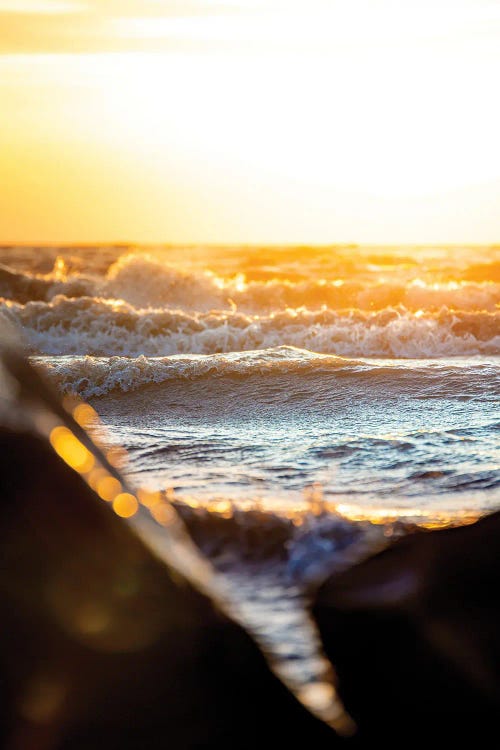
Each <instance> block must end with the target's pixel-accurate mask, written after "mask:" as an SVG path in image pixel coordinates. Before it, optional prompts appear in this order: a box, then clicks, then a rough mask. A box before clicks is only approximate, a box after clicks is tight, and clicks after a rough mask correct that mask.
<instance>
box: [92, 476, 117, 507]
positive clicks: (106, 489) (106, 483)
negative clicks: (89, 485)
mask: <svg viewBox="0 0 500 750" xmlns="http://www.w3.org/2000/svg"><path fill="white" fill-rule="evenodd" d="M121 491H122V485H121V483H120V482H119V481H118V479H115V477H112V476H110V475H109V474H108V473H106V474H105V476H103V477H102V478H101V479H99V480H98V481H97V484H96V492H97V494H98V495H99V497H100V498H101V499H102V500H106V502H108V503H110V502H112V501H113V500H114V499H115V497H116V496H117V495H119V494H120V493H121Z"/></svg>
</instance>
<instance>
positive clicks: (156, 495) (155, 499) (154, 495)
mask: <svg viewBox="0 0 500 750" xmlns="http://www.w3.org/2000/svg"><path fill="white" fill-rule="evenodd" d="M137 497H138V499H139V502H140V503H141V505H144V506H146V508H152V507H153V506H155V505H158V503H161V502H162V495H161V492H159V491H158V490H145V489H139V490H137Z"/></svg>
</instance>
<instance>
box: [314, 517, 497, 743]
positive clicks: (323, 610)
mask: <svg viewBox="0 0 500 750" xmlns="http://www.w3.org/2000/svg"><path fill="white" fill-rule="evenodd" d="M499 540H500V514H498V513H496V514H493V515H491V516H489V517H486V518H484V519H482V520H480V521H478V522H477V523H475V524H473V525H470V526H464V527H459V528H451V529H446V530H440V531H429V532H424V531H418V532H415V533H413V534H411V535H409V536H407V537H406V538H403V539H401V540H400V541H398V542H397V543H395V544H394V545H393V546H392V547H390V548H388V549H386V550H385V551H383V552H381V553H379V554H377V555H375V556H373V557H371V558H370V559H367V560H366V561H364V562H362V563H361V564H359V565H357V566H356V567H353V568H351V569H350V570H348V571H347V572H344V573H341V574H339V575H336V576H333V577H331V578H330V579H329V580H328V581H327V582H326V583H324V584H323V586H322V587H321V588H320V590H319V591H318V593H317V597H316V601H315V604H314V607H313V613H314V617H315V619H316V621H317V623H318V625H319V628H320V632H321V637H322V640H323V644H324V647H325V650H326V653H327V655H328V657H329V658H330V659H331V661H332V662H333V664H334V665H335V668H336V670H337V674H338V678H339V692H340V695H341V697H342V698H343V700H344V702H345V705H346V708H347V710H348V711H349V712H350V714H351V715H352V716H353V717H354V719H355V720H356V721H357V723H358V726H359V734H358V741H360V743H361V744H362V745H363V746H364V745H365V744H366V745H369V746H370V747H373V746H374V745H373V743H374V742H378V741H380V742H383V743H384V745H385V746H387V745H390V746H395V745H397V746H405V745H407V743H410V745H411V746H414V745H415V744H416V743H418V744H417V746H419V744H420V743H423V742H434V741H436V740H439V741H446V743H447V744H449V743H452V742H460V743H461V745H462V744H463V742H464V741H467V742H474V741H476V742H477V741H480V742H485V743H486V740H487V738H489V737H490V736H491V737H494V736H496V733H497V731H498V716H499V712H500V637H499V633H500V559H499V547H498V543H499ZM479 746H481V747H482V746H485V745H483V744H480V745H479Z"/></svg>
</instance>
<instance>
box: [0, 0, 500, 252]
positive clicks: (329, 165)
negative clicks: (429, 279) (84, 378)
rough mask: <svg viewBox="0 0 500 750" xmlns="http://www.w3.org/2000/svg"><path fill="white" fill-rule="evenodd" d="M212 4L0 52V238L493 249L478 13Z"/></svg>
mask: <svg viewBox="0 0 500 750" xmlns="http://www.w3.org/2000/svg"><path fill="white" fill-rule="evenodd" d="M21 5H22V7H24V8H26V12H27V10H28V8H29V7H30V6H31V4H30V3H28V4H27V5H26V3H24V4H23V3H22V4H21ZM60 5H61V3H56V4H54V3H50V2H44V3H38V4H37V7H38V6H40V7H42V6H43V7H44V8H45V11H43V12H44V13H45V14H46V15H47V16H48V17H49V21H50V18H52V17H54V19H55V20H54V24H55V23H56V13H55V10H56V8H57V7H59V6H60ZM62 5H66V3H64V4H62ZM67 5H68V6H69V5H71V6H72V7H73V9H74V10H76V8H77V5H75V4H69V3H68V4H67ZM91 5H92V3H91ZM227 5H228V4H225V5H224V4H220V5H216V6H213V9H212V10H211V9H210V8H209V6H208V5H207V4H206V3H199V4H198V5H197V7H198V8H199V12H197V13H192V14H191V15H188V14H179V13H177V14H176V13H173V12H169V13H168V14H165V15H161V8H162V7H163V8H164V12H165V13H166V11H165V8H166V5H165V4H162V3H156V4H155V7H156V8H157V15H155V16H151V14H150V13H145V12H144V13H143V12H142V10H141V7H142V8H143V7H144V4H142V5H141V4H139V3H137V4H134V3H133V2H132V3H130V4H129V6H130V7H129V6H127V7H129V11H128V15H127V14H126V13H125V12H124V13H123V14H122V15H116V14H115V15H111V14H108V15H105V14H104V11H99V12H98V6H97V5H96V6H95V8H94V15H93V16H92V15H89V14H85V13H83V12H81V13H80V15H81V18H80V16H79V18H80V20H81V23H80V26H81V28H82V29H85V39H84V41H83V42H82V41H81V40H80V42H81V44H84V43H85V44H87V46H88V49H86V50H85V54H70V55H68V54H61V51H62V49H65V47H64V45H63V43H62V42H61V43H60V44H61V49H56V50H54V52H55V51H57V54H50V55H47V54H45V55H40V54H38V55H36V56H34V55H33V54H28V49H26V50H24V52H25V53H26V54H23V55H19V54H17V55H15V56H12V55H3V56H0V106H2V107H3V108H4V109H5V111H9V117H8V118H6V119H5V120H4V122H3V123H2V130H1V134H0V148H1V149H2V174H3V179H4V184H6V185H8V186H9V194H8V195H7V194H5V195H2V205H1V208H2V211H1V213H0V233H1V234H2V235H3V236H4V238H5V239H22V237H21V234H23V233H24V235H25V236H26V235H30V236H31V237H32V238H33V239H35V238H36V239H44V238H45V239H53V240H56V239H61V240H64V239H74V240H80V241H81V240H85V239H87V240H89V241H92V240H95V239H96V238H98V237H100V238H105V237H109V238H113V239H116V238H117V236H118V235H121V236H122V237H123V238H124V239H137V240H144V241H162V240H165V239H169V240H171V241H221V242H238V241H244V242H265V241H271V242H308V243H313V242H331V241H360V242H369V241H375V242H384V243H388V242H404V241H410V242H413V241H416V242H426V241H435V242H448V241H451V242H453V241H455V242H456V241H460V242H469V241H474V240H476V241H483V242H488V241H493V240H494V238H495V235H496V233H497V232H498V231H499V229H500V225H499V223H498V222H499V220H498V212H497V211H496V210H493V208H494V206H496V205H497V202H498V197H499V192H500V187H499V186H500V155H499V152H498V148H497V146H496V142H497V133H498V129H499V126H500V106H499V104H498V100H497V98H496V97H494V96H493V95H492V91H494V90H495V85H496V81H497V80H498V76H499V74H500V54H499V51H498V50H499V45H498V37H499V36H500V14H499V13H498V8H495V7H493V6H492V5H491V4H489V3H476V4H474V3H472V2H471V3H468V2H464V3H461V4H458V5H456V4H453V7H452V6H451V4H449V3H447V2H445V1H444V0H440V2H438V3H434V4H432V6H431V5H430V4H428V3H426V2H424V3H410V4H405V7H404V12H403V8H402V7H398V6H396V5H395V4H394V3H389V2H388V0H387V1H385V0H384V2H382V3H380V4H378V3H377V4H376V6H375V4H373V3H368V2H365V1H364V0H356V2H352V3H346V2H341V1H340V0H338V1H337V2H331V3H326V2H321V1H320V0H314V3H313V5H314V8H313V9H311V6H309V5H306V3H305V2H298V1H294V2H290V3H287V4H284V3H281V2H278V1H277V0H272V1H270V2H269V3H268V4H266V5H264V4H257V5H255V6H251V4H246V3H232V4H231V6H232V7H231V10H230V11H229V10H228V7H227ZM9 7H10V6H9ZM224 8H225V10H224ZM60 10H61V15H60V16H57V22H58V24H59V26H57V28H56V26H54V29H55V30H57V29H59V27H61V29H62V30H61V29H59V31H58V33H60V34H61V35H62V36H61V38H62V37H64V39H66V40H67V35H68V34H70V31H71V28H72V27H69V26H68V27H67V26H64V22H63V20H61V19H64V17H65V16H64V11H63V9H62V8H61V9H60ZM0 11H1V6H0ZM49 11H54V13H53V14H52V13H49ZM313 11H314V12H313ZM40 13H41V11H40ZM4 15H6V16H8V14H7V13H5V14H4ZM28 16H29V14H28ZM29 18H31V16H29ZM29 18H28V21H27V22H26V23H27V24H28V25H26V26H24V27H23V28H25V31H24V32H23V33H24V34H26V35H27V34H28V32H27V31H26V29H28V28H29ZM68 23H69V22H68ZM37 28H38V27H37ZM63 32H64V34H65V35H66V36H64V34H63ZM18 33H20V32H18ZM37 33H38V32H37ZM40 33H41V32H40ZM55 33H56V31H54V34H55ZM82 33H83V32H82ZM37 38H38V37H37ZM26 39H27V41H26V46H29V44H28V42H29V39H28V36H26ZM85 40H86V41H85ZM80 42H79V43H80ZM37 43H38V42H37ZM53 44H54V45H55V42H53ZM64 44H66V42H64ZM98 49H99V50H100V51H99V53H98V52H97V50H98ZM110 53H112V54H110ZM56 227H57V228H58V229H57V230H56Z"/></svg>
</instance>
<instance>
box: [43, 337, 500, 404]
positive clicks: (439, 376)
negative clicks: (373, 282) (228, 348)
mask: <svg viewBox="0 0 500 750" xmlns="http://www.w3.org/2000/svg"><path fill="white" fill-rule="evenodd" d="M33 361H34V362H35V363H36V364H37V365H38V367H39V368H41V369H43V370H45V371H46V372H47V374H48V375H49V377H50V378H51V380H53V382H54V383H55V384H56V385H57V387H58V388H59V390H60V391H61V392H62V393H65V394H70V393H74V394H78V395H80V396H83V397H84V398H95V397H99V396H104V395H106V394H108V393H112V392H117V391H122V392H124V393H127V392H130V391H134V390H137V389H139V388H142V387H145V386H148V385H150V384H153V383H156V384H161V383H166V382H173V381H192V380H199V379H202V378H206V379H217V380H221V379H226V378H227V379H234V378H243V377H245V378H248V377H251V376H259V377H262V376H272V375H274V376H296V378H295V380H294V385H293V388H296V387H297V383H300V377H306V376H313V375H316V376H322V375H323V376H324V375H335V374H337V375H339V376H342V377H344V378H346V377H363V378H365V379H368V381H367V382H369V383H370V385H371V386H372V387H375V386H376V385H377V383H378V384H382V385H383V386H384V387H387V386H388V385H389V384H390V385H391V386H392V387H396V386H397V382H398V381H399V382H401V381H402V382H403V384H404V387H405V388H407V389H408V393H409V394H410V393H413V394H415V393H416V392H418V391H419V390H420V389H421V388H422V387H428V388H431V386H433V387H434V388H438V391H439V395H444V394H445V393H450V394H451V393H453V392H454V389H456V387H457V385H460V387H461V388H462V389H463V375H464V371H467V372H468V374H469V376H470V375H474V376H475V378H470V387H471V388H472V389H473V388H474V386H475V384H476V383H477V382H478V381H477V378H481V380H480V381H479V385H480V389H479V390H480V393H481V395H482V397H483V398H487V397H488V395H489V389H488V387H487V385H488V383H490V384H491V387H492V389H493V390H492V395H495V394H496V393H497V380H498V363H497V362H495V361H494V360H492V361H491V362H488V361H476V362H471V361H460V360H456V361H451V362H450V361H449V360H446V361H439V360H438V361H432V362H426V361H421V362H415V361H398V362H394V361H384V360H381V361H366V360H365V361H363V360H356V359H347V358H343V357H335V356H329V355H324V354H319V353H317V352H310V351H307V350H303V349H296V348H294V347H288V346H281V347H276V348H273V349H266V350H257V351H249V352H232V353H228V354H214V355H193V354H191V355H187V354H186V355H176V356H172V357H144V356H140V357H136V358H130V357H92V356H85V357H64V356H63V357H34V358H33ZM297 378H298V380H297ZM485 379H486V380H487V382H486V383H485V382H484V380H485ZM290 382H291V381H290ZM288 392H290V389H288ZM430 395H432V392H431V394H430Z"/></svg>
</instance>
